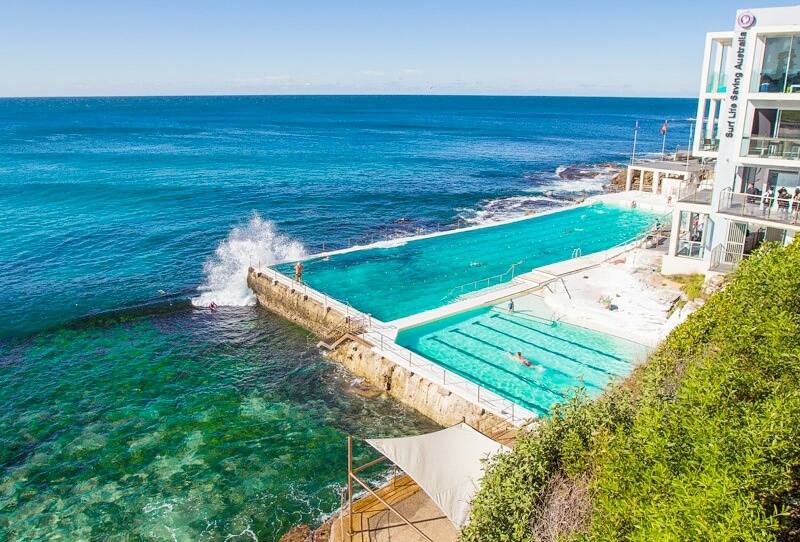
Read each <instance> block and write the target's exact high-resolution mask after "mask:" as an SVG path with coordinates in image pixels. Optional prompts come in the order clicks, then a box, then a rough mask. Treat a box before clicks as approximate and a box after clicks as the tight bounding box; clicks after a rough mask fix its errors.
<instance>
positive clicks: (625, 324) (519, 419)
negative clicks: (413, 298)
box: [262, 191, 674, 425]
mask: <svg viewBox="0 0 800 542" xmlns="http://www.w3.org/2000/svg"><path fill="white" fill-rule="evenodd" d="M597 202H603V203H606V204H610V205H619V206H624V207H631V206H632V202H635V205H636V207H637V208H639V209H642V210H647V211H653V212H657V213H663V214H666V213H668V212H669V211H670V209H671V207H670V206H669V205H668V203H667V200H666V198H665V197H663V196H660V195H658V194H653V193H651V192H640V191H629V192H619V193H614V194H603V195H600V196H594V197H591V198H587V199H586V200H585V201H583V202H581V203H578V204H576V205H572V206H568V207H563V208H559V209H555V210H551V211H546V212H545V213H539V214H536V215H531V216H524V217H520V218H515V219H511V220H506V221H502V222H495V223H490V224H481V225H477V226H472V227H469V228H463V229H459V230H449V231H445V232H435V233H430V234H426V235H417V236H413V237H407V238H402V239H395V240H391V241H384V242H379V243H373V244H370V245H364V246H356V247H350V248H347V249H342V250H337V251H332V252H325V253H321V254H314V255H311V256H309V257H308V258H319V257H324V256H331V255H335V254H343V253H347V252H353V251H356V250H366V249H370V248H378V247H391V246H397V245H400V244H403V243H405V242H408V241H412V240H416V239H424V238H429V237H438V236H442V235H452V234H455V233H462V232H464V231H472V230H477V229H482V228H488V227H494V226H497V225H500V224H508V223H511V222H518V221H520V220H527V219H529V218H532V217H534V216H542V214H551V213H555V212H560V211H563V210H566V209H570V208H575V207H580V206H586V205H592V204H594V203H597ZM638 243H639V240H636V241H631V242H626V243H623V244H620V245H618V246H615V247H612V248H609V249H607V250H604V251H601V252H596V253H592V254H588V255H586V256H580V257H575V258H572V259H569V260H565V261H562V262H558V263H555V264H551V265H546V266H543V267H540V268H537V269H534V270H532V271H530V272H528V273H524V274H521V275H518V276H517V277H515V278H514V279H512V280H511V281H510V282H508V283H506V284H503V285H499V286H495V287H491V288H487V289H485V290H478V291H477V292H473V293H471V294H468V295H466V296H463V297H462V298H461V299H459V300H457V301H455V302H453V303H450V304H448V305H445V306H443V307H438V308H436V309H431V310H428V311H424V312H421V313H418V314H414V315H410V316H407V317H404V318H399V319H397V320H393V321H391V322H383V321H380V320H378V319H376V318H373V317H372V316H371V315H369V314H365V313H363V312H361V311H358V310H357V309H355V308H353V307H352V306H350V305H349V304H347V303H342V302H341V301H339V300H336V299H334V298H331V297H329V296H327V295H325V294H323V293H321V292H319V291H317V290H315V289H313V288H310V287H308V286H307V285H306V284H304V283H299V284H298V283H296V282H294V281H293V280H292V279H291V278H289V277H287V276H285V275H283V274H281V273H279V272H277V271H275V270H274V269H272V268H267V269H266V270H262V272H264V273H266V274H268V275H269V276H272V277H273V278H274V279H275V280H278V281H280V282H282V283H284V284H285V285H287V286H289V287H291V288H294V289H296V290H299V291H302V292H303V293H304V294H305V295H308V296H309V297H311V298H314V299H316V300H318V301H319V302H321V303H323V304H324V305H325V306H330V307H332V308H334V309H336V310H337V311H339V312H341V313H342V314H346V315H348V316H351V317H353V318H360V319H362V321H364V322H365V328H366V329H365V332H364V334H363V335H362V338H364V339H366V340H367V341H368V342H370V343H371V344H372V345H373V347H372V349H373V351H374V352H376V353H377V354H379V355H381V356H383V357H385V358H387V359H389V360H392V361H393V362H394V363H396V364H397V365H399V366H401V367H404V368H406V369H408V370H410V371H413V372H414V373H416V374H419V375H421V376H423V377H425V378H426V379H428V380H430V381H432V382H435V383H437V384H438V385H440V386H442V387H443V388H445V389H446V390H448V391H450V392H451V393H454V394H456V395H458V396H460V397H462V398H464V399H466V400H467V401H470V402H472V403H474V404H477V405H479V406H481V407H483V408H485V409H486V410H487V411H489V412H492V413H493V414H495V415H497V416H499V417H501V418H504V419H506V420H508V421H510V422H511V423H513V424H515V425H521V424H523V423H525V422H526V421H528V420H530V419H533V418H535V417H536V414H535V413H533V412H531V411H530V410H528V409H526V408H524V407H521V406H520V405H517V404H515V403H513V402H512V401H510V400H508V399H505V398H503V397H500V396H499V395H497V394H496V393H494V392H492V391H490V390H487V389H486V388H483V387H481V386H479V385H477V384H475V383H473V382H471V381H468V380H466V379H464V378H463V377H461V376H459V375H456V374H455V373H452V372H450V371H448V370H446V369H444V368H443V367H441V366H439V365H437V364H436V363H434V362H433V361H431V360H429V359H427V358H425V357H423V356H420V355H418V354H416V353H414V352H412V351H410V350H409V349H407V348H404V347H402V346H400V345H399V344H397V343H396V342H395V339H396V337H397V334H398V333H399V332H400V331H401V330H403V329H407V328H410V327H414V326H418V325H421V324H425V323H428V322H432V321H434V320H438V319H441V318H446V317H448V316H452V315H455V314H458V313H461V312H464V311H468V310H471V309H475V308H479V307H483V306H488V305H497V304H499V303H503V302H504V301H506V300H508V299H510V298H514V299H515V303H519V302H520V301H519V300H520V299H522V300H523V301H521V302H522V304H523V306H524V304H525V301H524V298H525V296H526V295H531V294H532V293H533V292H537V295H539V296H542V297H544V298H545V300H546V302H547V303H548V305H549V306H550V307H551V308H552V309H553V311H554V313H556V314H558V315H559V317H560V318H563V319H564V320H565V321H567V322H569V323H575V324H577V325H580V326H583V327H588V328H590V329H595V330H596V331H600V332H603V333H608V334H611V335H616V336H620V337H623V338H626V339H629V340H633V341H635V342H639V343H641V344H645V345H647V346H654V344H655V343H656V342H657V341H658V340H659V339H660V337H661V335H660V334H659V333H660V328H659V329H658V330H655V331H654V330H653V329H648V330H647V333H641V329H639V328H637V326H636V325H635V324H636V322H637V321H638V322H640V323H641V322H642V314H641V311H640V313H639V314H637V313H636V312H635V311H634V310H633V308H634V306H635V305H634V304H633V303H631V304H627V303H626V304H625V308H626V310H625V311H622V310H620V311H619V312H618V313H617V314H614V313H613V312H611V311H608V310H605V309H603V310H602V312H598V311H600V310H601V309H599V308H598V307H597V306H595V305H597V297H599V296H598V295H597V292H596V291H595V290H596V288H595V290H593V289H592V288H591V287H587V286H588V285H589V284H590V282H592V281H589V280H588V279H586V278H584V277H594V278H595V279H596V280H599V281H601V283H602V284H606V282H604V281H608V280H610V278H611V276H610V275H609V273H608V269H607V268H608V266H609V265H612V264H610V263H609V262H611V261H614V260H618V259H621V258H625V260H626V261H628V258H631V257H632V258H633V260H635V257H634V256H632V255H633V254H635V252H636V251H637V250H638V249H637V248H636V247H637V245H638ZM632 269H633V268H632ZM628 274H630V271H628ZM570 277H579V278H570ZM615 277H616V283H614V282H611V283H608V284H611V285H612V286H613V284H617V285H618V288H617V290H618V291H619V292H623V293H625V294H626V298H625V299H626V300H627V299H629V297H630V296H631V295H635V293H636V292H637V288H638V292H643V291H645V289H644V288H642V287H641V286H640V285H639V286H637V284H636V283H630V282H629V281H626V280H624V279H623V278H622V277H623V275H619V274H616V275H615ZM580 281H585V283H584V284H583V286H584V287H583V288H581V287H580V286H581V285H580V284H579V282H580ZM595 282H596V281H595ZM571 283H572V284H571ZM570 284H571V287H570ZM550 285H553V286H550ZM559 285H560V286H562V287H563V288H564V289H565V290H570V295H566V294H564V295H560V294H559V293H558V292H559V290H558V287H559ZM545 286H547V287H548V289H547V290H545ZM573 289H574V290H575V292H576V294H575V295H574V296H573V295H572V290H573ZM617 290H613V288H612V293H613V295H614V296H615V297H614V299H617V297H616V296H617V295H620V296H621V295H622V294H621V293H615V292H616V291H617ZM562 293H563V291H562ZM578 294H580V295H578ZM565 297H566V300H565V299H564V298H565ZM620 303H622V302H621V301H620ZM644 308H645V307H639V309H644ZM657 308H658V310H661V308H662V307H661V306H660V305H659V306H658V307H657ZM645 312H646V311H645ZM623 319H624V320H623ZM651 323H652V322H651ZM662 327H664V326H662ZM673 327H674V326H673Z"/></svg>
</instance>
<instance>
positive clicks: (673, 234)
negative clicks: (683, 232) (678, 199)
mask: <svg viewBox="0 0 800 542" xmlns="http://www.w3.org/2000/svg"><path fill="white" fill-rule="evenodd" d="M680 229H681V211H680V209H678V208H675V209H673V210H672V229H671V230H670V234H669V253H668V254H669V255H670V256H675V255H676V254H677V252H678V232H679V231H680Z"/></svg>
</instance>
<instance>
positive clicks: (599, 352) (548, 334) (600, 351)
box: [489, 314, 628, 363]
mask: <svg viewBox="0 0 800 542" xmlns="http://www.w3.org/2000/svg"><path fill="white" fill-rule="evenodd" d="M489 318H499V319H501V320H503V321H504V322H508V323H510V324H514V325H517V326H520V327H524V328H525V329H530V330H531V331H535V332H536V333H539V334H541V335H544V336H545V337H551V338H553V339H558V340H559V341H564V342H565V343H568V344H571V345H573V346H577V347H578V348H582V349H583V350H589V351H590V352H594V353H595V354H600V355H601V356H605V357H607V358H611V359H615V360H617V361H621V362H623V363H628V361H627V360H625V359H623V358H621V357H619V356H615V355H614V354H609V353H608V352H603V351H602V350H598V349H597V348H592V347H591V346H586V345H585V344H581V343H576V342H575V341H570V340H569V339H565V338H563V337H559V336H558V335H551V334H550V333H545V332H544V331H540V330H538V329H536V328H534V327H529V326H526V325H525V324H520V323H519V322H516V321H514V320H511V319H509V318H504V317H503V315H502V314H492V315H491V316H489Z"/></svg>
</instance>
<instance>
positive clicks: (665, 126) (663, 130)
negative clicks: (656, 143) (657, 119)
mask: <svg viewBox="0 0 800 542" xmlns="http://www.w3.org/2000/svg"><path fill="white" fill-rule="evenodd" d="M667 128H669V122H667V121H664V124H662V125H661V135H662V136H663V135H667Z"/></svg>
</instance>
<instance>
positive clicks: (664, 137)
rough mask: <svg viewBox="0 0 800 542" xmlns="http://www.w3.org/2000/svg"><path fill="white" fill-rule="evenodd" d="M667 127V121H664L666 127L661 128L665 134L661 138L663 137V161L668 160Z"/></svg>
mask: <svg viewBox="0 0 800 542" xmlns="http://www.w3.org/2000/svg"><path fill="white" fill-rule="evenodd" d="M666 126H667V121H664V125H663V126H662V127H661V131H662V132H663V133H662V134H661V136H662V137H661V159H662V160H663V159H664V158H666V154H665V151H666V148H667V128H666Z"/></svg>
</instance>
